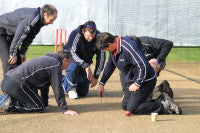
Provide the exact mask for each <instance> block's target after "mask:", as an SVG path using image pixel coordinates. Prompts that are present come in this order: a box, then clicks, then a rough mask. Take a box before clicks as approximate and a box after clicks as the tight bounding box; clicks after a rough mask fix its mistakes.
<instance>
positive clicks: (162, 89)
mask: <svg viewBox="0 0 200 133" xmlns="http://www.w3.org/2000/svg"><path fill="white" fill-rule="evenodd" d="M158 88H159V91H160V92H161V93H163V92H164V93H167V95H168V96H169V97H170V98H173V97H174V94H173V91H172V89H171V88H170V85H169V83H168V81H167V80H163V81H162V82H161V84H160V85H159V86H158Z"/></svg>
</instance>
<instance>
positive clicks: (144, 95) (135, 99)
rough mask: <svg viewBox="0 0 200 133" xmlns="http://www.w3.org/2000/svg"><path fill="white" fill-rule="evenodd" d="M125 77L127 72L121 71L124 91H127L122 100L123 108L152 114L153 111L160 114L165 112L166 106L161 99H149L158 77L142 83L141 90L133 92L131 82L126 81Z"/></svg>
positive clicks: (133, 112) (138, 112)
mask: <svg viewBox="0 0 200 133" xmlns="http://www.w3.org/2000/svg"><path fill="white" fill-rule="evenodd" d="M124 77H125V74H124V73H121V74H120V79H121V82H122V87H123V92H124V93H125V95H124V98H123V101H122V109H124V110H126V111H131V113H132V114H150V113H152V112H155V113H159V114H163V113H164V107H163V105H162V103H161V102H160V101H157V100H152V101H147V99H148V97H149V96H150V94H151V93H152V92H153V89H154V87H155V85H156V81H157V79H156V78H154V79H152V80H150V81H147V82H144V83H143V84H142V85H141V87H140V90H138V91H135V92H133V91H129V86H130V85H131V84H126V83H124V80H123V79H124Z"/></svg>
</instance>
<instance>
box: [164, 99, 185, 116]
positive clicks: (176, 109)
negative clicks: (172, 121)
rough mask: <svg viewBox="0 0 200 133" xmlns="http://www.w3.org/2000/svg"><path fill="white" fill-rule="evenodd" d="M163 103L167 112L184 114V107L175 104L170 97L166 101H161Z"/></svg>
mask: <svg viewBox="0 0 200 133" xmlns="http://www.w3.org/2000/svg"><path fill="white" fill-rule="evenodd" d="M161 103H162V104H163V106H164V110H165V113H166V114H177V115H182V113H183V112H182V109H181V107H180V106H179V105H177V104H175V103H174V102H172V101H171V100H169V99H166V100H165V101H161Z"/></svg>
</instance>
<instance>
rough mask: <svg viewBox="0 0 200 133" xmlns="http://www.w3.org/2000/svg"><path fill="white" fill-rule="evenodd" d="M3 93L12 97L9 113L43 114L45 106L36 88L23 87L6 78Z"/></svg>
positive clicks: (2, 85)
mask: <svg viewBox="0 0 200 133" xmlns="http://www.w3.org/2000/svg"><path fill="white" fill-rule="evenodd" d="M1 88H2V91H3V92H5V93H6V94H8V95H9V96H10V97H11V103H10V106H9V109H8V111H9V112H21V113H26V112H43V111H45V104H44V102H43V100H42V98H41V97H40V96H39V95H38V93H37V90H36V88H34V87H31V86H27V85H22V84H20V83H18V82H16V81H14V80H12V79H11V78H9V77H7V76H5V78H4V79H3V81H2V83H1Z"/></svg>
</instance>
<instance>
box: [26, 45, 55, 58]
mask: <svg viewBox="0 0 200 133" xmlns="http://www.w3.org/2000/svg"><path fill="white" fill-rule="evenodd" d="M48 52H54V45H31V46H30V47H29V49H28V52H27V58H28V59H31V58H35V57H39V56H44V55H45V54H47V53H48Z"/></svg>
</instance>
